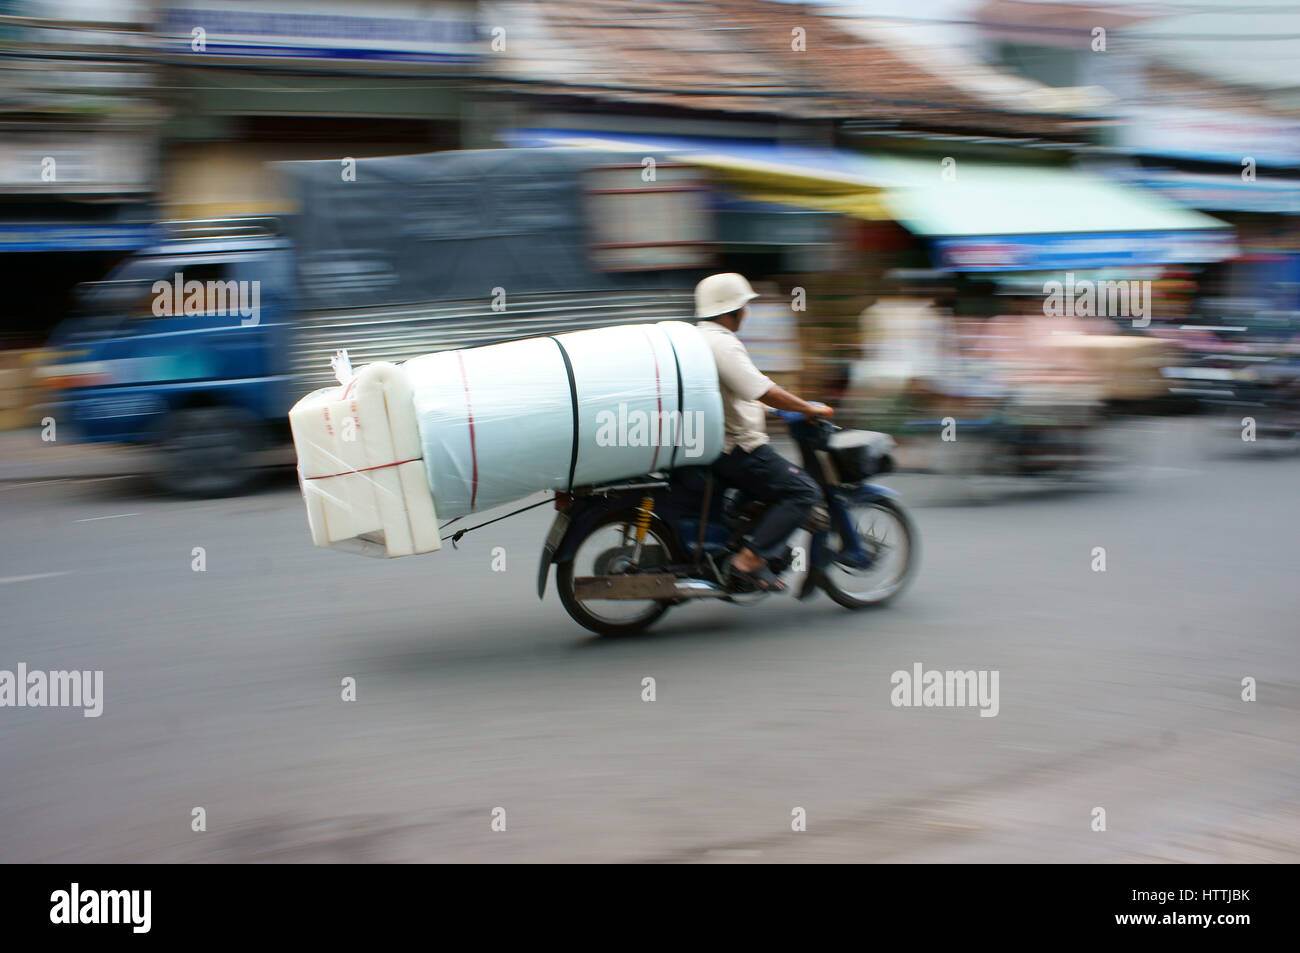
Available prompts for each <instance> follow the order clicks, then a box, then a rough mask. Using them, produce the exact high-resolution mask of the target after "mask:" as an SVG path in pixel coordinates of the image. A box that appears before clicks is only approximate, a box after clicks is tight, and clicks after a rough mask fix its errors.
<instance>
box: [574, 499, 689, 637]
mask: <svg viewBox="0 0 1300 953" xmlns="http://www.w3.org/2000/svg"><path fill="white" fill-rule="evenodd" d="M634 560H635V566H634ZM684 561H685V559H684V556H683V554H681V553H679V552H678V547H677V543H676V540H675V537H674V536H673V534H672V533H671V531H669V530H668V528H667V527H666V526H665V525H664V524H663V523H662V522H660V521H659V520H658V519H653V520H651V522H650V528H649V529H648V530H647V531H646V535H645V541H644V542H643V543H642V545H641V553H640V558H639V559H637V558H636V512H635V511H634V510H627V511H623V512H619V513H611V514H610V515H609V516H607V517H605V518H604V519H602V520H601V521H600V522H599V523H597V524H596V525H595V527H593V528H592V530H591V532H590V533H588V534H587V536H586V538H584V539H583V540H582V542H580V543H579V544H578V548H577V551H576V552H575V553H574V554H573V559H571V560H569V561H568V562H566V563H561V564H560V565H559V566H558V567H556V577H555V579H556V583H557V584H558V586H559V590H560V602H561V603H562V604H563V605H564V609H565V611H566V612H568V613H569V615H570V616H571V617H572V618H573V621H574V622H577V623H578V624H579V625H580V626H582V627H583V628H585V629H590V630H591V631H592V632H596V633H599V634H600V635H631V634H632V633H634V632H640V631H641V630H643V629H645V628H647V627H648V626H650V625H652V624H653V623H654V622H656V621H657V620H658V619H659V617H660V616H661V615H663V614H664V613H665V612H667V611H668V609H669V608H670V607H671V606H672V602H671V601H670V600H667V599H638V600H631V599H586V600H580V599H578V598H577V596H575V595H574V592H573V581H574V579H576V578H579V577H582V576H617V575H622V574H624V573H630V572H634V571H635V569H638V568H639V569H653V568H654V567H656V566H666V565H668V564H669V563H673V562H684Z"/></svg>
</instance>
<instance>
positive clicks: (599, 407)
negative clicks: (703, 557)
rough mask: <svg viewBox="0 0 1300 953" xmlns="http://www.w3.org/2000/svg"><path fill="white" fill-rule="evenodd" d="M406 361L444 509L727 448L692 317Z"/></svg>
mask: <svg viewBox="0 0 1300 953" xmlns="http://www.w3.org/2000/svg"><path fill="white" fill-rule="evenodd" d="M403 367H404V368H405V369H406V372H407V375H408V377H409V379H410V383H411V389H412V392H413V395H414V399H415V412H416V416H417V418H418V420H419V426H420V436H421V439H422V443H423V449H424V460H425V466H426V467H427V468H428V472H429V480H430V482H431V485H432V487H433V494H434V498H435V499H436V500H437V505H438V514H439V516H440V517H442V518H444V519H445V518H450V517H454V516H461V515H464V514H466V513H471V512H474V511H476V510H483V509H489V508H491V507H493V506H499V505H501V504H502V503H509V502H511V501H513V500H518V499H520V498H521V497H524V496H527V495H529V494H530V493H533V492H536V491H538V490H568V489H570V488H571V487H573V486H583V485H586V484H592V483H600V482H604V481H608V480H619V479H624V478H627V477H635V476H640V475H641V474H645V473H650V472H652V471H655V470H668V469H671V468H672V467H674V466H694V465H704V464H709V463H712V462H713V461H714V460H715V459H717V457H718V455H719V454H720V453H721V452H722V440H723V428H722V398H721V396H720V395H719V392H718V373H717V368H716V366H715V365H714V362H713V354H712V352H711V351H710V350H709V346H708V344H707V343H706V342H705V340H704V338H703V337H702V336H701V334H700V332H699V331H698V330H697V329H696V328H695V327H694V326H693V325H690V324H686V323H684V322H681V321H662V322H660V323H658V324H653V325H648V324H638V325H623V326H618V327H611V328H599V329H596V330H591V331H574V332H571V333H568V334H560V335H556V336H555V337H549V338H530V339H528V340H524V341H511V342H508V343H505V344H493V345H488V346H486V347H477V348H470V349H467V350H460V351H441V352H439V353H437V354H428V355H425V356H424V357H417V358H414V359H413V360H410V361H407V362H406V364H405V365H403Z"/></svg>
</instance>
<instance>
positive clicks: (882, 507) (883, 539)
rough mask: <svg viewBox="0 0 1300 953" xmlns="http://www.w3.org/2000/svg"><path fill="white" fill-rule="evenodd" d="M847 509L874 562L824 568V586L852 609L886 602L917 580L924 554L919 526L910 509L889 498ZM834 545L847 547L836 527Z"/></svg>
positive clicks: (833, 565)
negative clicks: (908, 510) (921, 552)
mask: <svg viewBox="0 0 1300 953" xmlns="http://www.w3.org/2000/svg"><path fill="white" fill-rule="evenodd" d="M847 509H848V517H849V522H850V523H852V524H853V526H854V527H855V528H856V531H857V534H858V538H859V539H860V540H861V541H862V547H863V548H864V549H865V550H866V551H867V552H868V553H870V554H871V557H872V558H871V565H869V566H867V567H865V568H855V567H853V566H850V565H848V564H847V563H838V562H831V563H830V565H828V566H827V567H826V568H825V569H824V570H823V573H822V580H821V585H822V588H823V589H825V590H826V594H827V595H828V596H830V597H831V598H832V599H834V600H835V601H836V602H838V603H839V604H840V605H842V606H844V607H845V608H846V609H864V608H866V607H867V606H879V605H884V604H885V603H886V602H888V601H889V600H890V599H893V598H894V597H895V596H897V595H898V594H899V593H900V592H902V591H903V590H904V589H905V588H907V585H908V583H910V582H911V581H912V576H913V574H914V572H915V570H916V567H917V564H918V561H919V558H920V540H919V539H918V537H917V533H916V527H915V526H914V525H913V523H912V518H911V517H910V516H908V515H907V511H906V510H904V509H903V507H902V506H901V505H899V504H898V503H895V502H894V501H893V500H891V499H888V498H881V499H877V500H872V501H871V502H870V503H858V504H855V505H851V506H849V507H848V508H847ZM829 545H830V546H831V548H832V550H840V549H842V548H844V543H843V541H842V540H841V539H840V537H839V534H838V532H836V531H834V530H832V532H831V537H830V540H829Z"/></svg>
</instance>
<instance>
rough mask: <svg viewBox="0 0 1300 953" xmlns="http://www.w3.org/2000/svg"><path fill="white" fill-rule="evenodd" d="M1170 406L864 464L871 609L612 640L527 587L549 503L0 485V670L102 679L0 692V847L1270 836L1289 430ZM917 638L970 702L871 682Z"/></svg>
mask: <svg viewBox="0 0 1300 953" xmlns="http://www.w3.org/2000/svg"><path fill="white" fill-rule="evenodd" d="M1201 428H1202V422H1200V421H1195V420H1180V421H1148V422H1144V423H1141V424H1138V425H1135V428H1134V429H1133V431H1132V432H1131V434H1130V436H1131V437H1132V438H1133V441H1132V446H1133V448H1134V453H1135V454H1136V455H1135V456H1134V458H1133V459H1132V461H1131V466H1130V467H1128V468H1127V469H1126V471H1125V472H1124V474H1123V478H1122V479H1119V480H1116V481H1115V483H1116V484H1117V485H1114V486H1112V487H1110V488H1108V489H1104V490H1094V491H1090V492H1036V493H1027V492H1021V489H1020V488H1015V487H1013V488H1012V490H1013V492H1012V493H1011V494H1010V495H1008V496H1006V497H1004V498H1000V499H997V500H994V501H992V502H984V503H982V504H980V505H973V504H968V503H966V502H960V501H959V502H957V503H946V502H945V501H946V499H947V493H948V489H949V488H946V487H944V486H943V485H942V484H937V483H935V482H933V481H932V480H929V479H928V478H924V477H909V476H907V475H900V476H897V477H895V478H893V479H892V480H890V481H889V482H891V483H892V484H893V485H894V486H896V487H897V488H899V489H901V490H902V491H903V493H904V494H905V498H910V499H912V500H913V501H914V502H916V503H917V504H918V505H917V506H916V508H915V510H914V515H915V517H916V520H917V523H918V525H919V527H920V531H921V534H922V538H923V542H924V551H923V554H922V566H921V571H920V575H919V577H918V578H917V581H916V583H915V584H914V585H913V586H912V588H911V589H910V590H909V591H908V592H907V593H906V594H905V595H904V597H903V598H902V599H901V600H900V601H898V602H897V603H895V604H894V605H892V606H890V607H888V608H885V609H883V610H877V611H870V612H865V613H850V612H847V611H846V610H844V609H841V608H839V607H838V606H835V605H833V604H832V603H831V602H830V601H829V600H828V599H826V598H825V597H824V596H818V597H816V598H815V599H813V600H812V601H810V602H807V603H796V602H794V601H793V600H792V599H789V598H788V597H780V598H778V597H773V598H771V599H769V600H767V601H766V602H765V603H763V604H762V605H761V606H759V607H756V608H750V609H739V608H735V607H731V606H726V605H721V604H703V605H693V606H689V607H684V608H681V609H678V610H674V611H673V612H671V613H669V615H668V616H667V617H665V619H664V620H662V621H661V622H660V623H659V624H658V626H656V627H655V628H654V629H653V630H652V631H651V632H650V633H649V634H648V635H645V636H641V637H637V638H633V639H627V640H615V641H611V640H601V639H598V638H595V637H592V636H590V635H589V634H588V633H586V632H585V631H583V630H581V629H579V628H577V627H576V626H575V625H574V624H573V623H572V622H571V621H570V620H569V619H568V617H567V616H566V615H565V614H564V612H563V610H562V609H561V607H560V605H559V602H558V600H557V599H556V597H555V594H554V590H553V585H552V589H551V591H550V592H548V594H547V597H546V599H545V601H543V602H541V603H539V602H538V601H537V598H536V595H535V593H534V575H535V567H536V558H537V552H538V550H539V548H540V546H541V541H542V538H543V536H544V535H545V532H546V528H547V526H548V523H549V519H550V516H551V514H550V513H549V511H548V510H547V509H545V508H543V509H540V510H537V511H534V512H530V513H526V514H523V515H521V516H518V517H515V518H513V519H511V520H508V521H505V522H503V523H499V524H496V525H494V526H492V527H489V528H487V529H484V530H482V531H480V532H478V533H475V534H473V535H471V536H470V537H468V538H467V539H466V540H465V541H464V542H463V543H462V545H461V547H460V549H459V551H452V550H451V549H450V548H448V549H446V550H444V551H443V552H441V553H437V554H432V555H429V556H423V557H417V558H411V559H400V560H394V561H390V562H380V561H371V560H366V559H362V558H359V557H355V556H349V555H344V554H339V553H334V552H327V551H323V550H317V549H314V548H313V547H312V546H311V545H310V541H309V538H308V535H307V528H306V521H305V517H304V513H303V509H302V506H301V502H300V500H299V498H298V495H297V489H296V487H295V486H294V484H293V483H292V482H291V480H288V479H285V478H284V477H283V476H281V477H279V478H277V479H276V480H274V481H272V485H271V486H270V487H269V488H267V489H265V490H264V491H262V492H260V493H257V494H254V495H250V496H245V497H241V498H238V499H231V500H218V501H208V502H200V503H187V502H179V501H173V500H166V499H160V498H157V497H154V496H153V495H151V492H150V490H149V489H148V487H147V485H146V484H145V483H143V481H141V480H139V479H135V478H132V477H116V478H101V479H85V478H81V479H64V480H55V481H52V482H46V481H42V480H32V479H16V480H10V481H9V482H6V483H0V525H3V527H4V546H3V547H2V548H0V619H3V626H4V637H3V641H2V643H0V669H8V670H15V669H16V666H17V665H18V663H20V662H21V663H26V665H27V666H28V668H29V670H35V669H40V670H57V669H79V670H85V669H88V670H97V669H98V670H102V671H103V672H104V689H103V696H104V699H103V714H102V715H101V716H100V717H98V718H85V717H83V715H82V713H81V711H80V710H76V709H56V708H0V817H3V819H4V823H3V824H0V861H5V862H18V861H62V862H100V861H198V862H223V861H508V860H517V861H596V860H609V861H704V862H719V861H721V862H735V861H742V862H764V861H813V860H864V861H1046V862H1055V861H1084V862H1093V861H1136V862H1144V861H1209V860H1221V861H1283V860H1285V861H1291V862H1294V861H1296V860H1300V758H1297V753H1298V745H1297V743H1298V742H1300V647H1298V646H1297V632H1298V629H1300V626H1298V625H1297V617H1298V616H1297V609H1298V608H1300V585H1297V582H1296V567H1297V566H1298V565H1300V534H1298V533H1297V525H1298V524H1297V510H1298V505H1297V501H1296V494H1297V490H1298V489H1300V457H1298V456H1295V455H1259V454H1242V453H1234V454H1231V455H1228V456H1225V457H1221V456H1217V455H1209V454H1207V453H1206V446H1205V441H1204V440H1203V439H1202V438H1203V434H1202V432H1201ZM194 547H202V548H203V550H204V552H205V557H206V571H203V572H196V571H194V570H193V562H194V558H195V557H194V555H193V550H194ZM494 547H502V548H503V549H504V553H505V558H506V566H505V571H504V572H494V571H493V570H492V567H491V564H492V555H493V549H494ZM1094 547H1104V548H1105V552H1106V569H1105V571H1104V572H1098V571H1094V569H1093V564H1094V560H1095V557H1094ZM918 662H919V663H921V664H922V665H923V667H924V668H925V669H937V670H987V671H990V672H993V671H996V672H997V673H998V675H999V704H998V713H997V715H996V717H980V714H979V711H978V710H977V709H976V708H972V707H931V708H924V707H919V708H905V707H895V706H894V705H892V704H891V691H892V688H893V686H892V684H891V675H892V673H894V672H895V671H897V670H903V671H907V672H910V671H911V670H912V667H913V665H914V663H918ZM348 677H350V678H354V679H355V680H356V700H355V701H344V700H343V699H342V697H341V694H342V688H341V682H342V680H343V679H345V678H348ZM646 677H653V678H654V679H655V685H656V699H655V700H654V701H652V702H647V701H643V700H642V680H643V679H644V678H646ZM1246 677H1253V678H1255V679H1257V682H1258V686H1257V693H1258V694H1257V699H1256V700H1255V701H1243V700H1242V697H1241V695H1242V679H1243V678H1246ZM196 807H202V808H203V809H204V811H205V812H206V830H205V831H200V832H196V831H194V830H192V816H193V811H194V809H195V808H196ZM498 807H500V808H504V809H505V819H506V824H505V827H506V829H505V830H504V831H494V830H493V829H492V819H493V810H494V808H498ZM1098 807H1100V808H1104V810H1105V822H1106V829H1105V830H1104V831H1099V830H1093V826H1094V823H1095V822H1094V816H1095V809H1096V808H1098ZM796 808H803V809H804V811H805V813H806V818H807V830H806V831H799V832H796V831H793V830H792V812H793V811H794V809H796Z"/></svg>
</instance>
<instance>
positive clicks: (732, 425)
mask: <svg viewBox="0 0 1300 953" xmlns="http://www.w3.org/2000/svg"><path fill="white" fill-rule="evenodd" d="M757 297H758V295H757V294H756V293H755V292H754V289H753V288H751V287H750V285H749V282H748V281H746V280H745V278H744V277H743V276H742V275H738V274H734V273H726V274H719V275H710V276H709V277H707V278H705V279H704V280H703V281H701V282H700V283H699V284H698V285H696V286H695V317H696V319H697V320H698V321H699V324H698V327H699V329H700V331H702V332H703V333H704V338H705V340H706V341H708V343H709V347H710V349H712V351H713V360H714V362H715V363H716V364H717V366H718V384H719V388H720V390H721V392H722V407H723V419H724V427H725V431H726V433H725V441H724V444H723V455H722V456H721V457H719V458H718V460H717V461H716V462H715V463H714V464H713V472H714V473H715V474H716V475H717V476H718V477H719V478H720V479H722V480H724V481H726V482H727V483H729V484H730V485H732V486H734V487H737V488H739V489H740V490H741V491H742V492H744V493H745V494H746V495H748V496H749V497H751V498H752V499H755V500H759V501H761V502H764V503H768V504H770V505H769V506H768V508H767V510H766V512H764V514H763V516H762V518H761V519H760V520H759V521H758V523H757V524H756V525H755V526H754V528H753V529H752V530H751V531H750V532H749V533H748V534H746V536H745V537H744V544H745V545H744V546H743V547H742V548H741V549H740V551H739V552H737V553H736V554H735V555H734V556H732V557H731V558H730V559H729V560H728V562H727V567H726V571H727V575H728V576H729V577H730V578H731V579H732V580H733V581H735V582H737V583H739V584H740V585H742V586H746V587H749V588H754V589H766V590H774V591H779V590H783V589H785V584H784V583H783V582H781V580H780V579H778V578H777V576H776V575H775V574H774V573H773V572H772V571H771V569H769V568H768V565H767V563H768V560H769V559H772V558H774V557H776V556H778V555H780V553H781V552H782V551H783V550H784V547H785V542H786V540H787V539H789V538H790V534H791V533H793V532H794V531H795V530H796V529H797V528H798V527H799V526H800V524H802V523H803V522H804V521H805V520H806V519H807V518H808V515H809V513H810V512H811V511H812V508H813V506H814V505H816V504H817V503H818V502H819V501H820V500H821V490H820V488H819V487H818V485H817V483H816V481H814V480H813V478H812V477H810V476H809V475H808V474H807V473H805V472H804V471H803V469H801V468H800V467H797V466H795V465H794V464H793V463H791V462H790V461H789V460H786V459H785V458H784V457H782V456H781V455H780V454H779V453H777V452H776V451H775V450H773V449H772V447H771V445H770V443H769V439H770V438H769V437H768V435H767V427H766V423H765V418H766V416H767V414H766V411H764V409H763V405H764V404H766V405H767V406H768V407H772V408H774V409H776V410H787V411H794V412H796V413H801V414H804V415H805V416H807V417H830V416H831V415H832V414H833V413H834V411H833V410H832V409H831V408H830V407H827V406H826V405H824V404H810V403H809V402H808V401H806V400H803V399H802V398H800V397H797V396H795V395H794V394H792V393H790V392H789V391H787V390H785V389H784V388H782V387H779V386H777V385H776V384H774V383H772V381H771V380H770V379H769V378H768V377H767V376H766V375H764V374H763V373H762V372H761V371H760V370H759V369H758V368H757V367H755V366H754V362H753V360H751V359H750V356H749V352H748V351H747V350H746V349H745V345H744V344H743V343H742V342H741V340H740V338H738V337H736V332H737V331H738V330H740V326H741V323H742V322H743V321H744V320H745V316H746V315H747V313H748V311H749V309H748V307H747V305H748V303H749V302H750V301H752V300H753V299H754V298H757Z"/></svg>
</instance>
